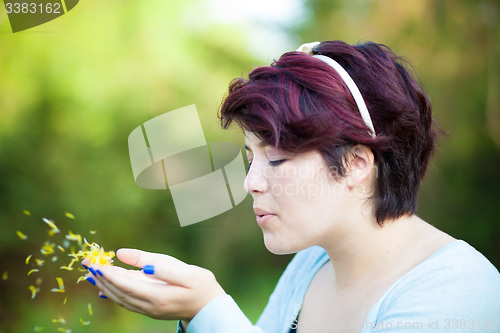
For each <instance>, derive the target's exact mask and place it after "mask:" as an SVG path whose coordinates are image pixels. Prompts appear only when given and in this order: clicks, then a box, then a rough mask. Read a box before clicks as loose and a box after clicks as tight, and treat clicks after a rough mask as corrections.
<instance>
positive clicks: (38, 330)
mask: <svg viewBox="0 0 500 333" xmlns="http://www.w3.org/2000/svg"><path fill="white" fill-rule="evenodd" d="M43 329H44V327H43V326H35V328H33V331H35V332H41V331H43Z"/></svg>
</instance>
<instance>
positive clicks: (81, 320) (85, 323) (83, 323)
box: [80, 318, 90, 326]
mask: <svg viewBox="0 0 500 333" xmlns="http://www.w3.org/2000/svg"><path fill="white" fill-rule="evenodd" d="M80 324H82V325H83V326H88V325H90V321H85V320H83V319H82V318H80Z"/></svg>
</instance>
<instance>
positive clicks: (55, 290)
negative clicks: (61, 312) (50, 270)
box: [50, 277, 65, 293]
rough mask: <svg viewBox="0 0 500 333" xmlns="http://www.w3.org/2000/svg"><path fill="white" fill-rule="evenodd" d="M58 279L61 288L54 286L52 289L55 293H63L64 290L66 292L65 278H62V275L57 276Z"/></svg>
mask: <svg viewBox="0 0 500 333" xmlns="http://www.w3.org/2000/svg"><path fill="white" fill-rule="evenodd" d="M56 280H57V285H58V286H59V288H52V289H51V290H50V291H52V292H54V293H63V292H65V290H64V282H63V279H62V278H60V277H56Z"/></svg>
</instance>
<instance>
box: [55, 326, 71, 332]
mask: <svg viewBox="0 0 500 333" xmlns="http://www.w3.org/2000/svg"><path fill="white" fill-rule="evenodd" d="M57 330H58V331H59V332H63V333H71V330H68V329H66V328H63V327H59V328H57Z"/></svg>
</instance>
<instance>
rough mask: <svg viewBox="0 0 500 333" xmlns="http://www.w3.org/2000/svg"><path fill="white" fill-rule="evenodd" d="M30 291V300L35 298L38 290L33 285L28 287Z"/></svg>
mask: <svg viewBox="0 0 500 333" xmlns="http://www.w3.org/2000/svg"><path fill="white" fill-rule="evenodd" d="M28 289H29V290H31V299H33V298H35V296H36V294H37V293H38V292H39V291H40V288H35V286H34V285H31V286H29V287H28Z"/></svg>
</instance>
